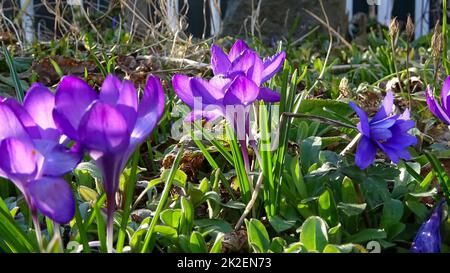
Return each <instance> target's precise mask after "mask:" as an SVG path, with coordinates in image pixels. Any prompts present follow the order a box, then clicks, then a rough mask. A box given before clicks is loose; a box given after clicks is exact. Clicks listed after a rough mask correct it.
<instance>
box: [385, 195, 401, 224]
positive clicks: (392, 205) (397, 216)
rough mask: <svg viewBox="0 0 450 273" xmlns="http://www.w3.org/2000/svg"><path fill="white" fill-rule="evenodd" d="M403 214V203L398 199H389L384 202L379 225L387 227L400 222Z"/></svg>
mask: <svg viewBox="0 0 450 273" xmlns="http://www.w3.org/2000/svg"><path fill="white" fill-rule="evenodd" d="M402 216H403V203H402V202H401V201H400V200H396V199H391V200H388V201H386V202H384V205H383V215H382V216H381V223H380V226H381V227H382V228H385V229H386V228H388V227H389V226H391V225H393V224H396V223H398V222H400V220H401V218H402Z"/></svg>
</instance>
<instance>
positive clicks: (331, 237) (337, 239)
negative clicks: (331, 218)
mask: <svg viewBox="0 0 450 273" xmlns="http://www.w3.org/2000/svg"><path fill="white" fill-rule="evenodd" d="M341 240H342V226H341V224H340V223H339V224H338V225H337V226H335V227H332V228H330V229H329V230H328V242H329V243H333V244H340V243H341Z"/></svg>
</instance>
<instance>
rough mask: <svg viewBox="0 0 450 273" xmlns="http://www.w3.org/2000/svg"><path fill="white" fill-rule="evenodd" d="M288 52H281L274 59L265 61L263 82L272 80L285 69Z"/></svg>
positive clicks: (270, 58)
mask: <svg viewBox="0 0 450 273" xmlns="http://www.w3.org/2000/svg"><path fill="white" fill-rule="evenodd" d="M285 58H286V52H284V51H282V52H279V53H277V54H275V55H273V56H272V57H269V58H267V59H265V60H264V71H263V74H262V82H266V81H268V80H270V79H271V78H272V77H273V76H274V75H275V74H277V72H278V71H279V70H280V69H281V67H283V64H284V59H285Z"/></svg>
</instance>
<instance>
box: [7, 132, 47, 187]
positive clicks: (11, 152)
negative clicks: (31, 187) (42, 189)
mask: <svg viewBox="0 0 450 273" xmlns="http://www.w3.org/2000/svg"><path fill="white" fill-rule="evenodd" d="M0 154H1V155H2V160H0V169H2V170H3V172H4V173H5V174H7V176H8V178H11V179H15V178H18V179H20V180H23V179H25V180H28V179H30V178H31V179H33V178H34V177H35V176H36V175H37V174H38V171H39V170H38V166H39V165H41V164H40V162H41V160H42V157H41V155H40V154H39V153H38V151H37V150H36V149H35V148H34V147H33V146H32V144H31V143H27V142H25V141H21V140H19V139H17V138H7V139H4V140H3V141H2V142H1V143H0Z"/></svg>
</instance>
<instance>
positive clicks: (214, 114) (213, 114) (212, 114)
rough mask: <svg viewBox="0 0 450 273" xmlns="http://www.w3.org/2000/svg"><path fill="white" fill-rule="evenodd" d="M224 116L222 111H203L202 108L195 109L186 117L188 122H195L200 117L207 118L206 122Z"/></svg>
mask: <svg viewBox="0 0 450 273" xmlns="http://www.w3.org/2000/svg"><path fill="white" fill-rule="evenodd" d="M221 116H223V113H222V111H219V110H217V111H202V110H193V111H192V112H190V113H189V114H188V115H187V116H186V117H185V119H184V120H185V121H186V122H194V121H196V120H199V119H205V121H206V122H209V121H213V120H215V119H217V118H219V117H221Z"/></svg>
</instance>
